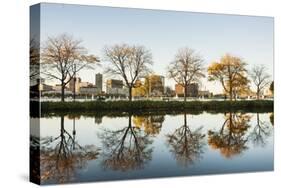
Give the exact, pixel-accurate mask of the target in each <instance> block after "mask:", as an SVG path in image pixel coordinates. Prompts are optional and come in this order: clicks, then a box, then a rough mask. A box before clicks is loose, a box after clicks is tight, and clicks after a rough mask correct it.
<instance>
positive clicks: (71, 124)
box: [32, 113, 274, 184]
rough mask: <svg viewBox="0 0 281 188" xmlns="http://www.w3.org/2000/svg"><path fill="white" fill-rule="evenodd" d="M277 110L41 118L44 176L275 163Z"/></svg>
mask: <svg viewBox="0 0 281 188" xmlns="http://www.w3.org/2000/svg"><path fill="white" fill-rule="evenodd" d="M271 115H272V113H259V114H258V113H246V114H242V113H226V114H209V113H203V114H199V115H190V114H179V115H153V116H134V115H131V116H124V117H107V116H104V117H102V118H94V117H84V116H80V117H75V118H74V117H69V116H62V117H58V116H56V117H51V118H41V119H40V124H41V125H40V133H41V137H40V152H41V157H40V165H41V180H42V183H43V184H51V183H68V182H86V181H102V180H122V179H136V178H152V177H167V176H188V175H203V174H218V173H235V172H251V171H269V170H273V127H274V126H273V124H272V122H271V121H270V116H271ZM32 121H36V119H32ZM33 126H34V127H33V128H32V129H36V128H38V127H39V125H38V124H36V123H34V125H33Z"/></svg>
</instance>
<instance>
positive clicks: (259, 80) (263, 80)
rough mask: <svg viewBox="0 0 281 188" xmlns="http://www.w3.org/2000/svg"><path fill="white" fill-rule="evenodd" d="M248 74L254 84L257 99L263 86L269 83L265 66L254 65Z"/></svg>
mask: <svg viewBox="0 0 281 188" xmlns="http://www.w3.org/2000/svg"><path fill="white" fill-rule="evenodd" d="M250 76H251V78H252V80H253V83H254V84H255V86H256V95H257V99H258V100H259V99H260V96H261V94H262V92H263V90H264V88H265V87H266V86H268V85H269V84H270V81H269V78H270V76H269V75H268V74H267V73H266V67H265V66H264V65H256V66H254V67H253V69H252V70H251V73H250Z"/></svg>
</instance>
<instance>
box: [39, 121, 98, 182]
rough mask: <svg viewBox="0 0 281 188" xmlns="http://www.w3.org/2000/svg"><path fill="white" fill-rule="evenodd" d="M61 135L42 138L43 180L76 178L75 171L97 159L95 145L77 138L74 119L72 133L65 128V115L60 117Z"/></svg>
mask: <svg viewBox="0 0 281 188" xmlns="http://www.w3.org/2000/svg"><path fill="white" fill-rule="evenodd" d="M60 123H61V124H60V125H61V127H60V135H59V136H57V137H55V138H53V137H50V138H49V137H47V138H43V139H41V141H42V143H41V148H40V150H41V154H40V164H41V180H42V181H43V182H44V181H47V180H51V181H56V182H59V183H64V182H70V181H73V180H75V171H76V170H77V169H81V168H82V167H84V166H86V162H87V161H88V160H93V159H96V158H97V156H98V155H99V150H98V149H97V148H96V147H95V146H94V145H87V146H81V145H79V144H78V142H77V141H76V140H75V135H76V128H75V118H74V119H73V131H72V135H71V134H70V133H69V132H67V131H66V130H65V128H64V117H63V116H61V118H60Z"/></svg>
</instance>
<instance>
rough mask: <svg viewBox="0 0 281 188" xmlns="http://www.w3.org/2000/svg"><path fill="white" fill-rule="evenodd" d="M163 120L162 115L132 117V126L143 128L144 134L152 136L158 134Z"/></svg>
mask: <svg viewBox="0 0 281 188" xmlns="http://www.w3.org/2000/svg"><path fill="white" fill-rule="evenodd" d="M164 120H165V118H164V116H163V115H153V116H134V117H133V123H134V125H135V126H136V127H138V128H144V132H145V133H146V134H149V135H152V136H156V135H157V134H159V132H160V130H161V128H162V123H163V122H164Z"/></svg>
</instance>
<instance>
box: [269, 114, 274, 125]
mask: <svg viewBox="0 0 281 188" xmlns="http://www.w3.org/2000/svg"><path fill="white" fill-rule="evenodd" d="M269 119H270V123H271V125H272V126H274V113H271V114H270V115H269Z"/></svg>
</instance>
